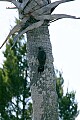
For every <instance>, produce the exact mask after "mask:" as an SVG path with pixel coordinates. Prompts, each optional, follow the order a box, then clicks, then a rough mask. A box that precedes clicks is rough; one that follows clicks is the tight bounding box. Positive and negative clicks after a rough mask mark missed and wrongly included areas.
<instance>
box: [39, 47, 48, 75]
mask: <svg viewBox="0 0 80 120" xmlns="http://www.w3.org/2000/svg"><path fill="white" fill-rule="evenodd" d="M37 59H38V62H39V66H38V73H40V74H41V72H43V71H44V65H45V62H46V52H45V51H44V49H43V47H42V46H40V47H38V55H37Z"/></svg>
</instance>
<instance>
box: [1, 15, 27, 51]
mask: <svg viewBox="0 0 80 120" xmlns="http://www.w3.org/2000/svg"><path fill="white" fill-rule="evenodd" d="M28 18H29V17H27V18H24V19H23V20H22V21H21V22H20V23H19V24H18V25H16V26H14V28H13V29H12V30H11V31H10V33H9V34H8V36H7V38H6V39H5V41H4V42H3V44H2V45H1V47H0V49H1V48H2V47H3V45H4V44H5V43H6V42H7V40H8V39H9V38H10V36H11V35H13V34H14V33H16V32H18V31H19V30H20V29H21V28H22V26H24V24H25V22H26V21H27V20H28Z"/></svg>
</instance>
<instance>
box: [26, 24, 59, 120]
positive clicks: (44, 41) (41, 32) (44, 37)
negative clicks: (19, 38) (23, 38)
mask: <svg viewBox="0 0 80 120" xmlns="http://www.w3.org/2000/svg"><path fill="white" fill-rule="evenodd" d="M27 45H28V60H29V66H30V78H31V96H32V100H33V120H58V105H57V94H56V80H55V73H54V67H53V56H52V46H51V43H50V37H49V30H48V23H47V22H45V23H44V25H42V26H41V27H39V28H37V29H34V30H31V31H29V32H28V33H27ZM39 46H42V47H43V48H44V50H45V52H46V56H47V58H46V63H45V66H44V71H43V72H42V73H41V74H40V73H38V60H37V54H38V47H39Z"/></svg>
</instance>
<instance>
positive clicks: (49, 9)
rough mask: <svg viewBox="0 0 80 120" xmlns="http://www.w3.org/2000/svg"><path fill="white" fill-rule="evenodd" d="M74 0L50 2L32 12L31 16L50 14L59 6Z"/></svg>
mask: <svg viewBox="0 0 80 120" xmlns="http://www.w3.org/2000/svg"><path fill="white" fill-rule="evenodd" d="M70 1H74V0H59V1H55V2H52V3H50V4H48V5H46V6H44V7H42V8H40V9H38V10H36V11H34V12H33V13H32V14H33V15H41V14H50V13H51V12H52V11H53V10H54V9H55V8H56V7H57V6H58V5H59V4H61V3H65V2H70Z"/></svg>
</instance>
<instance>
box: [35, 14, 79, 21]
mask: <svg viewBox="0 0 80 120" xmlns="http://www.w3.org/2000/svg"><path fill="white" fill-rule="evenodd" d="M35 18H36V19H37V20H49V21H52V20H53V21H56V20H59V19H62V18H72V19H80V17H76V16H72V15H67V14H52V15H41V16H36V17H35Z"/></svg>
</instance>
